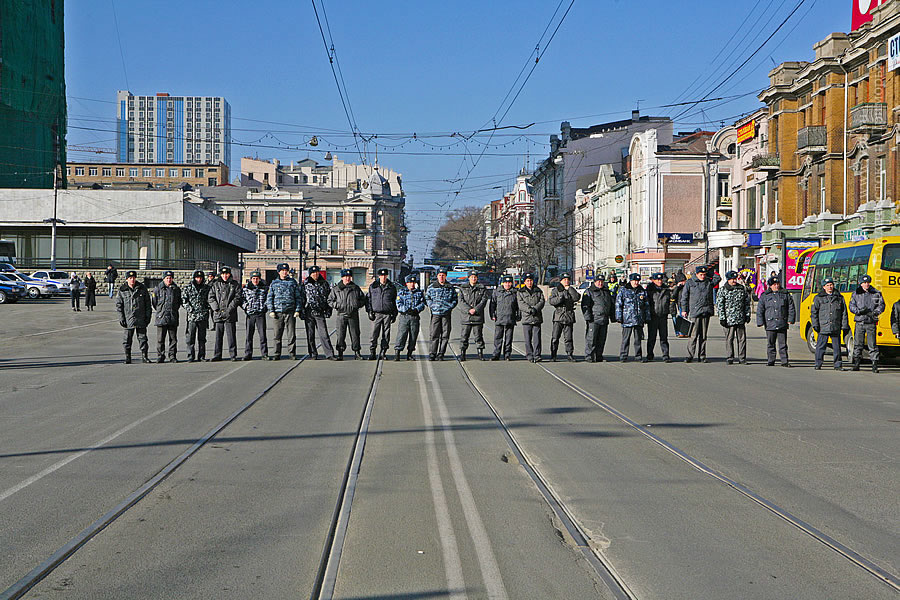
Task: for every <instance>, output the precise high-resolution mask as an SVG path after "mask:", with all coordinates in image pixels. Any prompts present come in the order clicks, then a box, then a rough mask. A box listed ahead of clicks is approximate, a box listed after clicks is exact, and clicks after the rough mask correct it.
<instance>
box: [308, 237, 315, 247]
mask: <svg viewBox="0 0 900 600" xmlns="http://www.w3.org/2000/svg"><path fill="white" fill-rule="evenodd" d="M315 247H316V236H314V235H311V236H309V246H308V247H307V250H312V249H313V248H315Z"/></svg>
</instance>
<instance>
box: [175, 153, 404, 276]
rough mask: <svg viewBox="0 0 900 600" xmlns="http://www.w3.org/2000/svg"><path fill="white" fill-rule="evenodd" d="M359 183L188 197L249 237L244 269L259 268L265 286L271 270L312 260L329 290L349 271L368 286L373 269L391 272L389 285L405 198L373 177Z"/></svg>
mask: <svg viewBox="0 0 900 600" xmlns="http://www.w3.org/2000/svg"><path fill="white" fill-rule="evenodd" d="M363 183H364V184H365V185H363V184H360V185H358V186H357V185H356V184H353V185H348V187H346V188H343V189H341V188H331V187H321V186H309V185H307V186H298V187H295V188H292V189H277V190H276V189H271V190H258V189H257V188H248V187H237V186H219V187H215V188H200V189H198V190H195V191H192V192H188V197H190V198H191V199H192V200H193V201H194V202H196V203H199V204H202V205H203V206H204V207H205V208H207V209H208V210H210V211H213V212H215V213H216V214H217V215H219V216H221V217H223V218H224V219H225V220H227V221H231V222H233V223H236V224H238V225H240V226H242V227H245V228H247V229H249V230H251V231H253V232H254V233H255V234H256V236H257V240H258V243H257V248H256V251H255V252H249V253H245V254H244V255H243V261H244V268H245V269H249V270H254V269H259V270H260V271H262V272H263V273H264V277H265V278H266V279H267V280H271V279H272V278H273V277H275V276H276V272H275V266H276V265H277V264H278V263H281V262H287V263H288V264H290V265H291V268H292V269H294V271H295V272H298V273H299V272H301V271H302V270H303V269H304V268H306V267H309V266H311V265H312V264H313V262H314V261H315V263H316V264H317V265H318V266H319V267H321V268H322V270H324V271H326V276H327V278H328V279H329V281H331V282H333V283H334V282H337V281H338V280H339V279H340V271H341V269H351V270H352V271H353V278H354V281H356V282H357V283H358V284H360V285H363V286H367V285H368V284H369V282H370V281H372V280H373V279H374V277H375V273H376V271H377V270H378V269H381V268H387V269H390V270H391V273H392V278H394V279H396V278H397V277H398V276H399V275H400V272H401V266H402V264H403V261H404V258H405V256H406V251H407V245H406V237H407V227H406V217H405V212H404V207H405V203H406V199H405V197H404V195H403V193H402V191H399V190H398V191H395V190H394V189H393V188H392V187H391V185H390V183H389V182H388V181H387V179H385V178H383V177H381V175H380V173H379V172H378V171H377V170H376V171H374V172H373V173H372V175H371V176H370V177H369V178H368V179H367V180H365V182H363ZM301 253H305V258H303V259H301ZM301 263H302V265H301Z"/></svg>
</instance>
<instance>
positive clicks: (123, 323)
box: [119, 319, 128, 329]
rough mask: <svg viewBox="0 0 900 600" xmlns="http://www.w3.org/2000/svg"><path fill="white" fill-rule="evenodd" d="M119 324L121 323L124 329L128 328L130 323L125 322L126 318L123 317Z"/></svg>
mask: <svg viewBox="0 0 900 600" xmlns="http://www.w3.org/2000/svg"><path fill="white" fill-rule="evenodd" d="M119 325H121V326H122V328H123V329H128V323H126V322H125V319H121V320H120V321H119Z"/></svg>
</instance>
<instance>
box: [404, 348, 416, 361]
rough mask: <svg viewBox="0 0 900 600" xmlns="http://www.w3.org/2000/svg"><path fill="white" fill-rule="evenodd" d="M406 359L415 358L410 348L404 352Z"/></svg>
mask: <svg viewBox="0 0 900 600" xmlns="http://www.w3.org/2000/svg"><path fill="white" fill-rule="evenodd" d="M406 360H413V361H414V360H416V359H415V357H413V351H412V350H410V351H409V352H407V353H406Z"/></svg>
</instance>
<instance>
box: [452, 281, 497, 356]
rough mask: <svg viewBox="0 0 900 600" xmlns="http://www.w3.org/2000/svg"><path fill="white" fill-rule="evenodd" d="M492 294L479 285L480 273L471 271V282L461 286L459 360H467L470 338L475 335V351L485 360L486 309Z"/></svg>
mask: <svg viewBox="0 0 900 600" xmlns="http://www.w3.org/2000/svg"><path fill="white" fill-rule="evenodd" d="M490 296H491V294H490V292H488V290H487V288H485V287H484V286H483V285H482V284H480V283H478V271H469V281H468V283H464V284H462V285H461V286H459V308H460V312H461V313H462V332H461V333H460V338H459V360H462V361H464V360H466V349H467V348H468V347H469V336H470V335H472V334H474V337H475V350H476V351H477V352H478V358H479V360H484V309H485V308H486V307H487V303H488V300H489V299H490Z"/></svg>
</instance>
